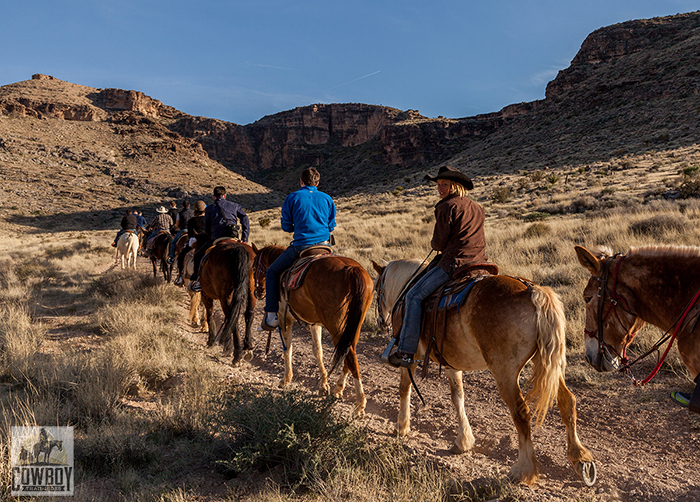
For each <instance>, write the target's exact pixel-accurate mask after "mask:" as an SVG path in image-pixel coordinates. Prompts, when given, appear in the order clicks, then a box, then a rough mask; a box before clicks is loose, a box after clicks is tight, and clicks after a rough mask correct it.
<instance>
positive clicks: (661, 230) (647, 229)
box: [628, 214, 690, 239]
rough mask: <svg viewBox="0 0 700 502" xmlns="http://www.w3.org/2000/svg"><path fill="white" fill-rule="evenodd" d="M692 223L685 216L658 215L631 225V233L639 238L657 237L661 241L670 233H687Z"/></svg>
mask: <svg viewBox="0 0 700 502" xmlns="http://www.w3.org/2000/svg"><path fill="white" fill-rule="evenodd" d="M689 226H690V222H689V221H688V219H687V218H686V217H685V216H682V215H680V214H679V215H676V216H674V215H670V214H657V215H654V216H652V217H650V218H646V219H644V220H640V221H637V222H634V223H631V224H630V225H629V227H628V228H629V231H630V232H631V233H632V234H634V235H637V236H644V237H655V238H657V239H660V238H662V237H664V235H665V234H666V233H668V232H678V233H681V232H685V231H687V230H688V228H689Z"/></svg>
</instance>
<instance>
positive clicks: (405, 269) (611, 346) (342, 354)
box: [154, 240, 700, 486]
mask: <svg viewBox="0 0 700 502" xmlns="http://www.w3.org/2000/svg"><path fill="white" fill-rule="evenodd" d="M166 249H167V248H166ZM283 250H284V248H282V247H279V246H267V247H264V248H262V249H258V248H257V247H255V246H254V245H252V246H251V245H248V244H245V243H242V242H238V241H234V240H228V241H222V242H219V243H218V244H216V245H215V246H214V247H213V248H212V249H211V250H210V251H209V253H208V256H207V258H206V259H205V260H204V261H203V262H202V265H201V267H200V283H201V286H202V303H203V304H204V306H205V309H206V312H207V315H206V321H207V325H208V326H207V330H208V334H209V337H208V341H207V344H208V345H209V346H212V345H214V344H215V343H221V344H222V345H223V348H224V353H225V354H228V355H230V354H231V352H233V364H234V365H235V364H239V363H240V361H241V360H250V359H252V357H253V355H252V341H251V333H252V323H253V312H254V308H255V304H256V300H257V299H260V298H262V297H264V294H265V271H266V270H267V267H269V266H270V264H271V263H272V262H273V261H274V260H275V258H276V257H277V256H279V255H280V254H281V253H282V252H283ZM576 252H577V255H578V258H579V261H580V263H581V265H582V266H584V267H585V268H586V269H587V270H588V271H589V272H590V273H591V279H590V281H589V284H588V285H587V287H586V290H585V293H584V297H585V299H586V303H587V305H586V309H587V317H586V330H585V331H586V333H588V334H589V338H588V339H587V342H586V358H587V360H588V361H589V362H590V363H591V365H592V366H593V367H594V368H595V369H596V370H598V371H611V370H613V369H617V368H619V367H620V364H619V363H620V362H621V361H622V360H623V359H625V356H624V354H625V351H626V348H627V346H628V345H629V344H630V343H631V341H632V338H633V336H634V333H635V332H636V330H637V329H639V328H640V327H641V325H643V324H644V322H645V321H646V322H650V323H652V324H655V325H657V326H659V327H660V328H661V329H671V328H672V327H673V319H674V318H675V314H672V313H671V312H674V305H684V306H685V305H686V304H687V303H688V302H689V301H690V298H687V297H692V294H693V293H696V292H697V291H698V288H700V277H698V273H697V272H696V271H697V270H700V268H699V266H700V248H682V247H670V246H668V247H664V248H642V249H636V250H635V249H633V250H631V251H630V253H629V259H627V260H625V261H624V263H622V260H621V259H620V255H615V256H612V255H610V254H609V253H606V252H600V253H598V254H594V253H591V252H590V251H588V250H586V249H585V248H582V247H579V246H577V247H576ZM625 256H627V255H625ZM616 260H619V261H616ZM612 263H615V265H616V267H615V273H614V278H613V279H611V278H610V274H608V273H604V272H605V271H606V270H609V268H610V267H611V266H612ZM373 266H374V269H375V270H376V272H377V274H378V275H377V278H376V279H375V280H374V281H373V280H372V279H371V277H370V275H369V273H368V272H367V271H366V270H365V269H364V268H363V267H362V266H361V265H360V264H359V263H358V262H357V261H355V260H353V259H351V258H347V257H341V256H337V255H334V254H330V255H327V256H324V257H321V258H319V259H316V260H314V261H313V262H312V263H311V264H310V265H309V269H308V272H307V274H306V276H305V278H304V280H303V283H302V284H301V286H299V287H297V288H296V289H293V290H291V291H288V292H286V294H283V295H282V296H281V297H282V302H281V305H280V309H279V312H280V332H281V334H282V341H283V352H284V355H283V357H284V376H283V378H282V380H281V382H280V387H282V388H284V387H286V386H288V385H289V383H290V382H291V380H292V336H291V327H292V323H293V322H294V321H298V322H300V323H303V324H306V325H308V326H309V328H310V332H311V339H312V344H313V351H314V355H315V357H316V359H317V362H318V365H319V372H320V376H321V379H320V388H319V392H320V394H322V395H328V394H330V393H331V388H330V385H329V383H328V375H329V374H330V373H332V372H333V370H334V369H335V368H336V367H337V366H338V365H339V364H340V363H341V362H342V372H341V375H340V377H339V378H338V380H337V381H336V383H335V386H334V388H333V390H332V393H333V395H334V396H336V397H338V398H341V397H342V394H343V390H344V388H345V385H346V380H347V376H348V374H352V376H353V378H354V382H355V391H356V392H355V394H356V404H355V408H354V411H353V414H354V416H356V417H362V416H364V412H365V406H366V402H367V400H366V397H365V394H364V389H363V385H362V379H361V375H360V369H359V365H358V360H357V353H356V346H357V343H358V340H359V335H360V329H361V327H362V323H363V322H364V319H365V316H366V314H367V311H368V310H369V308H370V305H371V303H372V299H373V295H374V292H375V291H376V292H377V307H378V313H379V319H378V320H379V322H381V321H382V320H384V319H389V318H390V316H391V312H392V310H393V307H394V303H395V302H396V300H397V299H398V297H399V294H400V292H401V291H402V290H403V289H404V286H405V285H406V283H407V281H408V280H409V279H410V277H412V276H413V275H414V273H415V272H416V269H418V268H419V267H420V263H419V261H418V260H395V261H392V262H390V263H388V264H387V265H386V266H380V265H379V264H377V263H376V262H373ZM659 269H662V270H663V271H664V274H663V276H662V277H658V276H657V275H656V274H655V272H654V271H655V270H659ZM155 274H156V269H155V264H154V275H155ZM165 278H166V280H169V279H170V277H169V276H165ZM649 285H653V287H651V288H650V287H648V286H649ZM679 286H682V287H679ZM601 291H612V294H609V295H608V297H609V298H610V297H612V300H611V302H612V303H611V305H612V306H611V307H606V306H605V305H603V304H602V302H593V301H591V299H592V298H593V297H594V293H595V292H597V294H598V297H600V295H601ZM695 296H696V299H697V296H700V293H697V294H696V295H695ZM661 298H663V299H664V301H659V299H661ZM215 300H216V301H219V302H220V304H221V308H222V310H223V312H224V317H225V320H224V322H223V324H222V326H221V328H220V329H218V330H217V329H216V327H215V321H214V318H213V303H214V301H215ZM621 303H623V304H624V308H622V307H620V308H621V309H622V310H623V312H618V311H617V309H616V307H618V306H619V305H620V304H621ZM192 305H195V298H194V297H193V301H192ZM693 306H694V305H691V306H689V307H688V309H687V310H690V308H691V307H693ZM606 308H607V310H608V312H607V314H605V313H604V314H601V309H602V310H605V309H606ZM195 310H196V306H195ZM676 310H677V309H676ZM611 311H613V312H614V315H609V314H610V312H611ZM663 312H667V313H666V314H664V313H663ZM694 312H695V316H696V317H697V316H698V315H699V314H698V313H699V312H700V307H698V308H697V309H695V310H694ZM241 313H243V314H244V321H245V335H244V337H243V340H242V342H241V339H240V338H241V337H240V332H239V328H238V319H239V317H240V315H241ZM445 315H446V318H445V329H444V332H443V333H439V332H435V333H433V334H428V333H422V334H421V340H420V345H419V348H418V351H417V353H416V356H415V357H416V359H417V360H421V359H426V364H427V360H433V361H435V362H438V363H439V364H441V365H442V366H443V367H444V368H445V370H446V373H447V376H448V380H449V383H450V395H451V399H452V402H453V405H454V407H455V410H456V412H457V420H458V424H459V427H458V433H457V437H456V439H455V441H454V444H453V446H452V449H451V451H452V453H462V452H465V451H467V450H469V449H471V448H472V447H473V445H474V442H475V439H474V435H473V433H472V430H471V427H470V425H469V420H468V418H467V416H466V412H465V408H464V392H463V387H462V372H463V371H476V370H481V369H488V370H489V371H490V372H491V373H492V375H493V376H494V379H495V380H496V384H497V388H498V391H499V393H500V395H501V398H502V399H503V401H504V402H505V403H506V405H507V406H508V409H509V410H510V413H511V417H512V419H513V422H514V424H515V428H516V431H517V433H518V443H519V452H518V460H517V462H516V463H515V465H513V467H512V468H511V474H512V476H513V477H514V478H516V479H519V480H520V481H522V482H525V483H527V484H533V483H534V482H535V481H536V480H537V478H538V466H537V461H536V458H535V454H534V448H533V445H532V439H531V435H532V431H531V421H532V417H533V415H534V416H535V417H536V420H535V424H536V425H540V424H541V423H542V421H543V420H544V416H545V414H546V412H547V411H548V409H549V408H550V407H551V406H552V404H553V402H554V401H555V400H556V403H557V406H558V408H559V411H560V414H561V419H562V422H563V423H564V426H565V428H566V433H567V450H566V455H567V458H568V459H569V461H570V462H571V463H572V465H573V467H574V470H575V471H576V473H577V474H578V475H579V477H580V478H581V479H582V480H583V482H584V483H585V484H586V485H588V486H592V485H593V484H594V483H595V481H596V467H595V462H594V460H593V456H592V455H591V453H590V451H588V450H587V449H586V448H585V447H584V446H583V445H582V444H581V442H580V440H579V438H578V435H577V430H576V399H575V397H574V396H573V394H572V393H571V392H570V391H569V389H568V388H567V387H566V383H565V380H564V370H565V366H566V341H565V326H566V319H565V315H564V309H563V305H562V302H561V300H560V298H559V296H558V295H557V294H556V292H554V291H553V290H552V289H551V288H549V287H544V286H540V285H537V284H534V283H532V282H531V281H526V280H522V279H519V278H513V277H509V276H504V275H493V276H487V277H485V278H483V279H482V280H480V281H479V282H478V283H475V285H474V286H473V287H472V290H471V292H470V294H469V296H468V297H467V299H466V300H465V302H464V304H463V305H462V306H461V307H460V308H459V309H453V310H450V311H448V313H446V314H445ZM190 318H191V320H192V321H193V322H194V317H193V315H192V310H191V311H190ZM322 327H325V328H326V329H327V330H328V332H329V333H330V334H331V337H332V340H333V344H334V347H335V350H334V354H333V359H332V362H331V369H330V372H327V371H326V369H325V366H324V364H323V351H322V346H321V329H322ZM694 328H695V323H692V326H691V323H689V322H686V323H685V324H684V326H683V327H682V328H680V330H679V331H680V332H679V334H678V337H677V340H678V348H679V351H680V354H681V357H682V359H683V361H684V363H685V364H686V366H687V367H688V370H689V371H690V372H691V374H693V375H694V374H697V373H698V372H700V337H698V336H697V335H696V334H694ZM436 331H437V330H436ZM590 333H594V334H595V336H593V335H590ZM431 336H432V337H433V340H432V345H431V340H430V337H431ZM594 342H595V343H594ZM268 344H269V341H268ZM428 347H433V349H432V350H430V353H429V354H426V351H427V350H428ZM434 347H440V349H439V351H440V353H439V355H436V350H435V349H434ZM528 361H532V362H533V368H532V371H531V376H530V378H529V380H528V382H527V385H526V388H527V393H526V395H525V396H523V393H522V390H521V387H520V383H519V380H520V375H521V373H522V371H523V368H524V366H525V365H526V363H527V362H528ZM414 368H415V365H414ZM414 368H412V369H414ZM412 369H406V368H401V370H400V371H401V381H400V385H399V402H400V408H399V418H398V423H397V426H396V429H397V432H398V434H399V435H402V436H403V435H406V434H408V432H409V430H410V407H409V401H410V393H411V383H410V381H411V375H410V373H409V371H412ZM531 409H532V411H531Z"/></svg>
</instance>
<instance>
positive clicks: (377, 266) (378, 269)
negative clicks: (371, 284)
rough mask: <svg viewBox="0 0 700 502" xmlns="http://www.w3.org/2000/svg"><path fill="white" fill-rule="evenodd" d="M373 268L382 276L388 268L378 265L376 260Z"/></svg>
mask: <svg viewBox="0 0 700 502" xmlns="http://www.w3.org/2000/svg"><path fill="white" fill-rule="evenodd" d="M372 266H373V267H374V270H376V271H377V273H378V274H379V275H382V274H383V273H384V269H385V268H386V267H382V266H381V265H380V264H379V263H377V262H376V261H374V260H372Z"/></svg>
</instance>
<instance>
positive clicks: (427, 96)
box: [0, 0, 700, 124]
mask: <svg viewBox="0 0 700 502" xmlns="http://www.w3.org/2000/svg"><path fill="white" fill-rule="evenodd" d="M698 9H700V0H696V1H686V0H654V1H652V0H478V1H477V0H423V1H416V0H401V1H389V0H369V1H365V0H350V1H344V2H340V1H335V0H318V1H317V0H289V1H281V0H246V1H238V0H229V1H224V0H219V1H209V0H199V1H197V2H194V1H181V0H109V1H102V0H92V1H88V0H82V1H81V0H48V1H47V0H41V1H39V0H0V85H5V84H10V83H14V82H19V81H21V80H27V79H29V78H31V75H32V74H34V73H45V74H49V75H53V76H55V77H56V78H59V79H61V80H66V81H69V82H73V83H76V84H81V85H87V86H90V87H99V88H104V87H116V88H120V89H133V90H137V91H142V92H144V93H145V94H147V95H149V96H151V97H153V98H155V99H158V100H160V101H162V102H163V103H165V104H166V105H170V106H174V107H175V108H177V109H179V110H181V111H183V112H185V113H189V114H191V115H200V116H205V117H211V118H217V119H222V120H227V121H230V122H235V123H238V124H248V123H251V122H254V121H255V120H257V119H259V118H261V117H263V116H265V115H270V114H273V113H277V112H280V111H284V110H289V109H292V108H295V107H297V106H306V105H309V104H313V103H348V102H354V103H368V104H376V105H384V106H391V107H394V108H399V109H402V110H407V109H413V110H418V111H420V113H421V114H423V115H425V116H428V117H437V116H439V115H442V116H445V117H452V118H458V117H466V116H473V115H477V114H479V113H488V112H492V111H497V110H500V109H501V108H503V107H504V106H506V105H509V104H512V103H519V102H522V101H533V100H535V99H541V98H543V97H544V92H545V86H546V84H547V82H548V81H550V80H552V79H553V78H554V77H555V76H556V73H557V71H559V70H561V69H564V68H566V67H567V66H568V65H569V63H570V62H571V59H572V58H573V57H574V55H575V54H576V52H577V51H578V49H579V48H580V46H581V43H582V42H583V40H584V39H585V37H586V36H587V35H588V34H589V33H590V32H592V31H594V30H596V29H598V28H600V27H603V26H608V25H611V24H615V23H619V22H623V21H628V20H631V19H643V18H651V17H655V16H666V15H672V14H677V13H681V12H690V11H694V10H698Z"/></svg>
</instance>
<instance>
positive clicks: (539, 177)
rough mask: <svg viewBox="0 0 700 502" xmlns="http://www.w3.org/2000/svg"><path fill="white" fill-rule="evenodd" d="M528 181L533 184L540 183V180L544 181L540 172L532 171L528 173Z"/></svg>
mask: <svg viewBox="0 0 700 502" xmlns="http://www.w3.org/2000/svg"><path fill="white" fill-rule="evenodd" d="M530 179H531V180H532V181H533V182H535V183H537V182H538V181H542V179H544V173H543V172H542V171H540V170H537V171H532V172H531V173H530Z"/></svg>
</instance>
